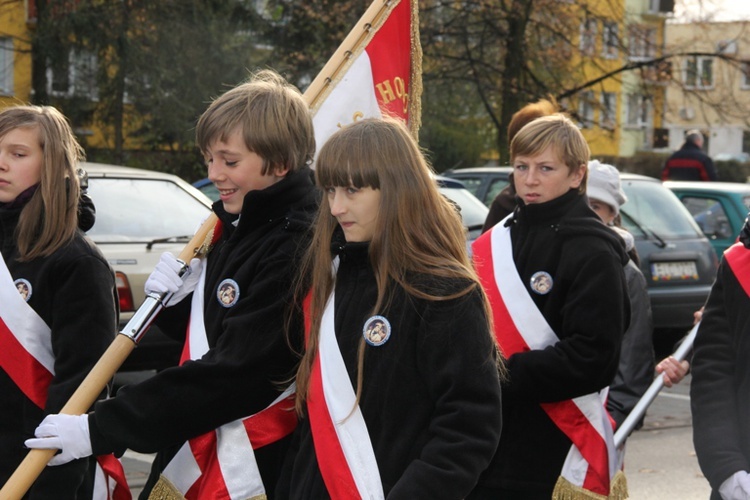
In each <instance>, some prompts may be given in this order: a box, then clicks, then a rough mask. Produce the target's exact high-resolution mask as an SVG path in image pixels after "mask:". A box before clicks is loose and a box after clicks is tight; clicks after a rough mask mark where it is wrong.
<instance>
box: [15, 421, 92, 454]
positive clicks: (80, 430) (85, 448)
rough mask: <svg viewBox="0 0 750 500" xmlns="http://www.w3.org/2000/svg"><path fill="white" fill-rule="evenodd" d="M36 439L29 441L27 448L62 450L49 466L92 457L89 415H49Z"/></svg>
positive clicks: (37, 432) (38, 428)
mask: <svg viewBox="0 0 750 500" xmlns="http://www.w3.org/2000/svg"><path fill="white" fill-rule="evenodd" d="M34 435H35V436H36V439H27V440H26V441H24V443H23V444H25V445H26V447H27V448H42V449H53V450H61V452H60V453H58V454H57V455H55V456H54V457H53V458H52V460H50V461H49V465H63V464H67V463H68V462H70V461H71V460H75V459H77V458H83V457H88V456H90V455H91V453H92V451H91V437H90V436H89V417H88V415H62V414H61V415H47V416H46V417H44V420H42V423H41V424H39V427H37V428H36V430H35V431H34Z"/></svg>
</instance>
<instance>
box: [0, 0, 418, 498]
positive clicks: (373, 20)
mask: <svg viewBox="0 0 750 500" xmlns="http://www.w3.org/2000/svg"><path fill="white" fill-rule="evenodd" d="M401 1H410V0H401ZM396 4H398V0H374V1H373V2H372V4H371V5H370V7H369V8H368V9H367V10H366V11H365V13H364V15H363V16H362V17H361V18H360V20H359V21H358V22H357V24H356V25H355V26H354V28H353V29H352V30H351V31H350V32H349V34H348V35H347V37H346V38H345V39H344V41H343V42H342V43H341V45H340V46H339V48H338V49H337V50H336V52H334V53H333V55H332V56H331V58H330V59H329V60H328V62H327V63H326V64H325V66H323V69H322V70H321V71H320V73H318V76H317V77H316V78H315V80H313V82H312V83H311V84H310V85H309V87H308V88H307V90H305V92H304V94H303V98H304V99H305V101H306V102H307V103H308V106H309V107H310V108H311V109H312V108H314V107H315V106H316V105H318V104H319V103H320V102H321V99H324V97H325V95H326V91H327V90H328V89H329V87H330V85H331V83H332V82H334V81H336V79H337V78H338V77H339V76H340V75H342V74H343V73H342V72H345V70H346V68H347V67H348V65H349V64H351V62H352V61H351V56H352V55H353V54H355V53H356V52H357V51H358V50H359V49H360V48H361V46H362V45H363V44H364V43H365V41H366V40H367V38H368V36H369V34H370V31H371V29H372V28H373V27H375V26H379V24H380V23H382V22H383V21H384V20H385V18H387V16H388V14H389V13H390V10H392V9H393V7H394V6H395V5H396ZM217 220H218V219H217V218H216V215H215V214H212V215H211V217H209V219H208V220H206V221H205V222H204V223H203V225H202V226H201V227H200V229H199V230H198V232H197V233H196V234H195V236H194V237H193V239H192V240H191V241H190V243H188V244H187V246H186V247H185V248H184V249H183V250H182V252H181V253H180V255H179V257H178V258H179V259H180V260H182V261H183V262H186V263H189V262H190V260H191V259H192V258H194V257H195V256H196V254H197V252H198V251H199V250H201V249H202V250H207V248H206V245H205V240H206V238H207V237H208V238H210V236H209V235H211V234H213V229H214V226H215V225H216V222H217ZM203 256H204V255H203ZM201 257H202V256H201ZM147 302H148V299H147ZM147 302H144V304H143V305H141V307H139V308H138V311H136V313H135V315H134V317H133V318H134V319H135V318H136V317H138V316H143V315H145V316H147V317H148V318H147V319H148V323H147V324H146V325H145V326H146V328H147V327H148V325H150V321H153V319H154V318H155V317H156V315H157V314H158V313H159V311H161V309H162V307H163V306H162V305H161V302H160V301H156V302H158V303H157V304H153V303H152V304H147ZM147 309H150V310H147ZM139 313H140V314H139ZM131 321H132V320H131ZM128 325H130V323H128ZM127 329H128V328H127V327H126V328H125V330H127ZM144 330H145V328H144ZM143 333H145V331H139V332H137V337H136V339H139V338H140V335H142V334H143ZM136 344H137V340H134V339H133V338H131V337H130V336H128V335H126V334H123V332H121V333H120V334H118V335H117V336H116V337H115V340H114V341H113V342H112V344H111V345H110V346H109V348H108V349H107V350H106V351H105V352H104V354H103V355H102V357H101V358H100V359H99V361H98V362H97V363H96V364H95V365H94V367H93V368H92V369H91V371H90V372H89V374H88V375H87V376H86V378H85V379H84V380H83V382H81V385H80V386H79V387H78V388H77V389H76V391H75V392H74V393H73V395H72V396H71V397H70V399H69V400H68V402H67V403H66V404H65V406H64V407H63V408H62V410H60V413H64V414H68V415H82V414H83V413H85V412H86V411H88V409H89V408H90V407H91V406H92V405H93V404H94V402H95V401H96V398H97V397H98V396H99V394H101V392H102V391H103V390H104V388H105V387H106V386H107V383H109V381H110V380H111V379H112V377H113V376H114V374H115V373H116V372H117V370H118V369H119V368H120V366H121V365H122V363H123V362H124V361H125V359H127V357H128V356H129V355H130V353H131V352H132V351H133V349H134V348H135V346H136ZM56 452H57V450H43V449H33V450H30V451H29V453H28V454H27V455H26V457H25V458H24V460H23V461H22V462H21V464H19V466H18V468H17V469H16V470H15V472H14V473H13V475H12V476H11V477H10V478H9V479H8V481H7V482H6V483H5V485H4V486H3V487H2V489H0V500H20V499H21V498H22V497H23V495H25V494H26V492H27V491H28V490H29V488H31V485H32V484H33V483H34V481H35V480H36V478H37V477H39V474H41V473H42V471H43V470H44V467H46V465H47V462H49V461H50V459H52V457H53V456H55V453H56Z"/></svg>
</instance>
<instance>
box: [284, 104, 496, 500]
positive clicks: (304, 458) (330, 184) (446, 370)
mask: <svg viewBox="0 0 750 500" xmlns="http://www.w3.org/2000/svg"><path fill="white" fill-rule="evenodd" d="M315 173H316V178H317V183H318V185H319V186H320V187H321V188H322V189H323V190H324V192H325V196H324V197H323V201H322V203H321V207H320V211H319V213H318V218H317V221H316V224H315V233H314V237H313V243H312V245H311V246H310V251H309V253H308V255H307V257H306V259H305V261H304V262H305V266H304V268H303V269H304V270H305V271H307V272H303V273H302V276H311V279H312V285H311V290H312V291H311V297H312V298H311V307H310V310H311V316H310V317H311V320H312V324H311V327H310V331H309V339H308V343H307V350H306V352H305V355H304V357H303V359H302V362H301V364H300V368H299V371H298V373H297V404H298V409H299V410H300V411H302V413H303V415H304V418H303V419H302V420H301V421H300V425H299V427H298V428H297V431H296V433H295V442H294V444H293V445H292V449H291V450H290V454H289V458H288V462H287V466H286V467H285V471H284V474H283V476H282V478H281V480H280V482H279V487H278V488H277V492H278V493H279V498H291V499H308V498H309V499H321V498H389V499H394V500H395V499H414V498H455V499H458V498H465V497H466V495H467V494H468V493H469V492H470V491H471V489H472V488H473V487H474V485H475V484H476V482H477V479H478V478H479V474H480V473H481V472H482V471H483V470H484V469H485V468H486V467H487V465H488V464H489V462H490V460H491V459H492V456H493V454H494V453H495V449H496V448H497V443H498V440H499V438H500V431H501V400H500V382H499V376H498V364H499V363H500V361H499V357H498V352H497V345H496V344H495V342H494V340H493V338H492V335H491V333H490V326H489V323H488V310H487V302H486V298H485V296H484V293H483V291H482V288H481V286H480V284H479V282H478V280H477V277H476V275H475V273H474V270H473V268H472V266H471V263H470V261H469V258H468V255H467V249H466V243H465V236H464V232H463V228H462V223H461V220H460V217H459V215H458V213H457V212H456V210H455V208H454V207H453V205H452V204H451V203H450V202H449V201H448V200H446V199H445V198H444V197H443V196H442V195H441V194H440V193H439V191H438V190H437V187H436V185H435V182H434V180H433V179H432V176H431V169H430V168H429V167H428V165H427V163H426V161H425V159H424V157H423V155H422V153H421V152H420V150H419V147H418V145H417V143H416V141H415V140H414V139H413V138H412V136H411V134H410V133H409V132H408V130H407V129H406V127H405V126H404V125H403V124H402V123H401V122H398V121H395V120H392V119H364V120H360V121H358V122H355V123H354V124H352V125H349V126H347V127H344V128H342V129H341V130H339V131H338V132H336V133H335V134H334V135H332V136H331V137H330V139H329V140H328V141H327V142H326V144H325V145H324V146H323V147H322V148H321V150H320V155H319V156H318V159H317V162H316V171H315ZM300 289H303V290H305V291H307V289H308V288H307V283H305V286H304V287H300ZM500 366H502V365H501V364H500ZM501 371H502V368H501ZM346 437H348V439H345V438H346Z"/></svg>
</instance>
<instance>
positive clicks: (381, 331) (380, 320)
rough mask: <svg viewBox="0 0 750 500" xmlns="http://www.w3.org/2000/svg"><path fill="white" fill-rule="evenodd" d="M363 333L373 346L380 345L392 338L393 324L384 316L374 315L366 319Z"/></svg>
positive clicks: (366, 340)
mask: <svg viewBox="0 0 750 500" xmlns="http://www.w3.org/2000/svg"><path fill="white" fill-rule="evenodd" d="M362 335H363V336H364V337H365V342H367V343H368V344H370V345H371V346H373V347H379V346H381V345H383V344H385V343H386V342H388V339H389V338H391V324H390V323H389V322H388V320H387V319H385V318H384V317H383V316H373V317H372V318H370V319H368V320H367V321H365V326H364V327H363V328H362Z"/></svg>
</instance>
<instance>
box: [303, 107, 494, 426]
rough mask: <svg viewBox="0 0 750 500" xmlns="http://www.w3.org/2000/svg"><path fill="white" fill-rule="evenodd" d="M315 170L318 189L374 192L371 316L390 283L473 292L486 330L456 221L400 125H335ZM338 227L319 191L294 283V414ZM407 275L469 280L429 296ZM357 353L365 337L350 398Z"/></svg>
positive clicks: (415, 291)
mask: <svg viewBox="0 0 750 500" xmlns="http://www.w3.org/2000/svg"><path fill="white" fill-rule="evenodd" d="M315 174H316V181H317V184H318V186H320V187H322V188H324V189H325V188H328V187H337V186H354V187H357V188H362V187H371V188H373V189H378V190H380V211H379V214H378V221H379V222H378V225H377V230H376V233H375V235H374V236H373V238H372V241H371V242H370V246H369V257H370V261H371V263H372V266H373V269H374V272H375V279H376V283H377V287H378V294H377V300H376V303H375V305H374V306H373V308H372V311H371V312H372V313H373V314H375V313H377V312H382V311H383V309H385V308H387V307H388V305H389V303H390V300H391V299H392V296H391V294H392V293H393V290H394V288H395V286H400V287H402V288H403V289H404V290H406V292H407V293H409V294H411V295H413V296H415V297H418V298H421V299H427V300H434V301H440V300H450V299H454V298H457V297H461V296H464V295H466V294H468V293H470V292H472V291H474V290H477V291H478V292H479V293H480V294H481V295H482V297H483V300H484V305H485V311H486V317H487V321H488V331H489V332H492V328H491V326H492V325H491V324H490V322H491V317H492V316H491V314H490V312H489V304H488V302H487V298H486V297H485V295H484V291H483V289H482V286H481V285H480V283H479V280H478V278H477V276H476V274H475V272H474V270H473V267H472V265H471V262H470V261H469V257H468V254H467V251H466V239H465V238H466V237H465V233H464V228H463V225H462V222H461V218H460V216H459V214H458V213H457V210H456V208H455V207H454V206H453V205H452V204H451V202H449V201H448V200H447V199H446V198H445V197H443V196H442V195H441V194H440V192H439V191H438V189H437V186H436V183H435V180H434V178H433V175H432V170H431V169H430V167H429V166H428V165H427V163H426V161H425V159H424V156H423V155H422V153H421V151H420V149H419V146H418V145H417V144H416V142H415V141H414V139H413V138H412V136H411V135H410V133H409V131H408V130H407V129H406V127H405V125H403V124H402V123H401V122H400V121H398V120H395V119H390V118H385V119H364V120H361V121H358V122H356V123H354V124H352V125H349V126H347V127H345V128H343V129H341V130H339V131H338V132H336V133H335V134H333V135H332V136H331V137H330V139H329V140H328V141H327V142H326V144H325V145H324V146H323V147H322V149H321V150H320V154H319V156H318V159H317V161H316V170H315ZM337 227H338V222H337V221H336V219H335V218H334V217H333V216H332V215H331V210H330V206H329V204H328V200H327V197H326V196H323V199H322V201H321V205H320V209H319V211H318V214H317V217H316V220H315V223H314V229H313V238H312V243H311V245H310V247H309V249H308V251H307V254H306V255H305V257H304V259H303V263H302V269H301V270H302V272H301V276H304V277H307V280H306V281H305V282H304V284H301V285H299V286H298V287H297V295H298V297H301V296H303V295H305V294H306V293H307V291H308V290H309V287H311V289H312V292H311V308H310V313H311V314H310V316H311V328H310V335H309V338H308V341H307V348H306V351H305V353H304V356H303V357H302V360H301V362H300V366H299V369H298V371H297V377H296V382H297V404H296V407H297V411H298V412H300V413H301V412H302V409H303V407H304V402H305V400H306V398H307V396H308V391H309V380H310V373H311V370H312V365H313V361H314V359H315V357H316V355H317V351H318V339H319V335H320V327H321V317H322V313H323V309H324V307H325V304H326V301H327V299H328V297H329V295H330V294H331V292H332V291H333V288H334V285H335V276H334V275H333V273H332V268H331V262H332V260H333V255H332V253H331V239H332V237H333V234H334V231H335V230H336V228H337ZM413 273H416V274H422V275H429V276H433V277H438V278H460V279H464V280H466V282H467V283H468V285H467V286H466V287H465V288H464V289H462V290H460V291H458V292H457V293H454V294H450V295H434V294H431V293H430V292H429V291H426V290H424V289H423V288H422V289H420V288H419V287H417V286H414V285H413V284H412V283H410V282H409V278H410V276H411V275H412V274H413ZM493 338H494V336H493ZM364 352H365V341H364V339H360V344H359V350H358V368H357V387H356V394H357V401H359V397H360V395H361V391H362V383H363V382H362V368H363V364H364ZM499 359H500V356H498V360H499ZM498 362H499V363H501V362H500V361H498ZM501 365H502V364H501Z"/></svg>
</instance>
